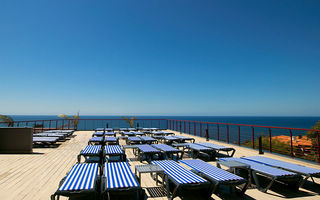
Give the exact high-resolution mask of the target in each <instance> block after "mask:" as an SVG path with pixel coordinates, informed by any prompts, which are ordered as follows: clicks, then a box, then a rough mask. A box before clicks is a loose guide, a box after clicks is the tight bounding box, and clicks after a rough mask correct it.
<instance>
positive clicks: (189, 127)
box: [189, 121, 191, 135]
mask: <svg viewBox="0 0 320 200" xmlns="http://www.w3.org/2000/svg"><path fill="white" fill-rule="evenodd" d="M189 134H190V135H191V122H190V121H189Z"/></svg>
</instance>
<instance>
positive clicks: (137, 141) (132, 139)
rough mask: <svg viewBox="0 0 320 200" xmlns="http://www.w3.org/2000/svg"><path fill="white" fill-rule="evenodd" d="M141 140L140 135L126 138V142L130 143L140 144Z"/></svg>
mask: <svg viewBox="0 0 320 200" xmlns="http://www.w3.org/2000/svg"><path fill="white" fill-rule="evenodd" d="M141 142H142V139H141V138H140V137H135V136H133V137H128V138H127V144H129V145H132V144H140V143H141Z"/></svg>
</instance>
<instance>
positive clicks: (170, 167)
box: [152, 160, 207, 184]
mask: <svg viewBox="0 0 320 200" xmlns="http://www.w3.org/2000/svg"><path fill="white" fill-rule="evenodd" d="M152 163H153V164H155V165H158V166H160V167H161V168H162V169H163V170H164V172H165V173H166V174H168V176H170V177H171V178H172V179H173V180H175V181H176V182H177V183H179V184H188V183H203V182H207V181H206V180H205V179H203V178H201V177H200V176H198V175H196V174H194V173H192V172H191V171H190V170H187V169H185V168H183V167H182V166H181V165H179V164H178V163H177V162H175V161H173V160H161V161H152Z"/></svg>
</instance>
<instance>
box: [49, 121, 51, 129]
mask: <svg viewBox="0 0 320 200" xmlns="http://www.w3.org/2000/svg"><path fill="white" fill-rule="evenodd" d="M49 130H51V120H50V121H49Z"/></svg>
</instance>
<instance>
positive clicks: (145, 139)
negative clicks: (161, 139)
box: [140, 136, 158, 144]
mask: <svg viewBox="0 0 320 200" xmlns="http://www.w3.org/2000/svg"><path fill="white" fill-rule="evenodd" d="M140 138H141V140H142V143H144V144H154V143H158V140H156V139H154V138H152V137H149V136H140Z"/></svg>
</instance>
